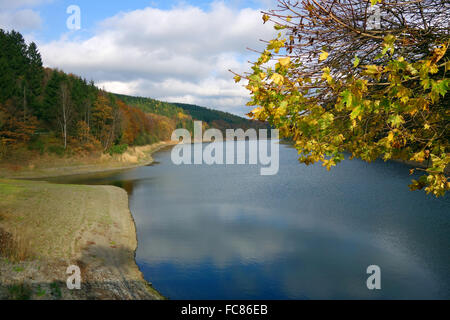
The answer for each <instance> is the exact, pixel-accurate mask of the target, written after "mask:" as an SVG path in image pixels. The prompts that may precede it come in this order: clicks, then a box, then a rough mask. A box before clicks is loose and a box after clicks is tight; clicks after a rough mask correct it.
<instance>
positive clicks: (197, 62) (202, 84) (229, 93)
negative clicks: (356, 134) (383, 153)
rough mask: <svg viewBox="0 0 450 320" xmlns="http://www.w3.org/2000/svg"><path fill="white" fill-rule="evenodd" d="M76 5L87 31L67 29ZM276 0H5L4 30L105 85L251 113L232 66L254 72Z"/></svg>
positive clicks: (53, 63) (1, 2) (0, 2)
mask: <svg viewBox="0 0 450 320" xmlns="http://www.w3.org/2000/svg"><path fill="white" fill-rule="evenodd" d="M70 5H77V6H79V7H80V10H81V29H80V30H77V31H71V30H69V29H68V28H67V27H66V20H67V19H68V17H69V16H70V14H68V13H66V10H67V8H68V7H69V6H70ZM275 6H276V1H275V0H247V1H243V0H230V1H205V0H192V1H161V0H158V1H156V0H153V1H152V0H128V1H105V0H96V1H92V0H76V1H75V0H68V1H66V0H15V1H11V0H0V28H3V29H7V30H10V29H16V30H18V31H20V32H22V33H23V34H24V35H25V38H26V39H27V40H28V41H35V42H36V43H37V44H38V46H39V48H40V51H41V54H42V57H43V61H44V64H45V65H46V66H48V67H53V68H59V69H62V70H64V71H66V72H72V73H75V74H78V75H80V76H83V77H85V78H87V79H88V80H91V79H92V80H94V81H95V82H96V84H97V85H98V86H99V87H103V88H105V89H106V90H109V91H112V92H118V93H124V94H131V95H140V96H148V97H153V98H157V99H161V100H165V101H173V102H185V103H195V104H199V105H203V106H207V107H210V108H216V109H220V110H224V111H229V112H232V113H235V114H239V115H244V114H245V113H248V111H249V110H248V108H247V107H245V103H246V102H247V101H248V100H249V96H248V92H247V91H246V90H245V89H244V88H242V87H240V86H238V85H236V84H234V82H233V79H232V78H233V76H232V74H230V73H229V72H228V69H230V68H231V69H233V70H235V71H237V72H244V71H247V70H249V65H248V63H247V62H248V61H249V60H254V59H255V55H254V54H253V53H251V52H250V51H248V50H246V48H247V47H251V48H254V49H261V48H262V44H261V43H260V42H259V39H269V38H272V36H273V34H274V30H273V29H272V28H271V27H270V26H268V24H266V25H263V24H262V20H261V14H260V10H262V9H263V10H266V9H269V8H274V7H275Z"/></svg>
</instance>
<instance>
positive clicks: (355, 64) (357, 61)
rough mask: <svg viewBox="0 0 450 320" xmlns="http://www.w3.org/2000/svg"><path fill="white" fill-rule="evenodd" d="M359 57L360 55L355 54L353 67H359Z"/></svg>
mask: <svg viewBox="0 0 450 320" xmlns="http://www.w3.org/2000/svg"><path fill="white" fill-rule="evenodd" d="M359 62H360V61H359V58H358V56H355V60H354V61H353V67H355V68H356V67H357V66H358V65H359Z"/></svg>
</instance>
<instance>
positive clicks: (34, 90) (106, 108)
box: [0, 29, 266, 165]
mask: <svg viewBox="0 0 450 320" xmlns="http://www.w3.org/2000/svg"><path fill="white" fill-rule="evenodd" d="M0 48H2V50H1V51H0V70H2V72H1V73H0V164H1V163H14V164H15V165H23V164H26V163H27V162H29V160H30V159H35V158H37V157H40V156H44V155H54V156H56V157H63V158H73V157H86V156H90V157H91V156H97V157H98V156H101V155H103V154H111V155H113V154H122V153H124V152H125V151H126V149H127V148H128V147H130V146H142V145H147V144H152V143H156V142H158V141H165V140H169V139H170V137H171V134H172V132H173V131H174V130H175V129H177V128H186V129H188V130H189V131H191V132H192V130H193V121H194V120H201V121H204V122H205V123H206V127H207V128H211V127H214V128H217V129H220V130H224V129H228V128H243V129H247V128H250V127H255V128H261V127H266V125H265V124H262V123H258V122H253V121H250V120H246V119H244V118H241V117H238V116H235V115H232V114H229V113H225V112H221V111H217V110H211V109H207V108H203V107H199V106H194V105H187V104H173V103H167V102H161V101H157V100H154V99H150V98H142V97H131V96H126V95H119V94H112V93H109V92H106V91H104V90H101V89H99V88H97V87H96V86H95V84H94V83H93V82H92V81H91V82H88V81H86V79H82V78H81V77H79V76H77V75H74V74H67V73H64V72H63V71H60V70H57V69H50V68H44V67H43V64H42V58H41V55H40V53H39V50H38V48H37V46H36V44H34V43H31V44H27V43H25V40H24V38H23V36H22V35H21V34H20V33H18V32H15V31H11V32H5V31H3V30H1V29H0Z"/></svg>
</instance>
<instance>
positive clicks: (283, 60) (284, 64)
mask: <svg viewBox="0 0 450 320" xmlns="http://www.w3.org/2000/svg"><path fill="white" fill-rule="evenodd" d="M278 61H279V62H280V64H281V65H282V66H283V67H285V66H287V65H288V64H289V62H291V58H289V57H286V58H280V59H278Z"/></svg>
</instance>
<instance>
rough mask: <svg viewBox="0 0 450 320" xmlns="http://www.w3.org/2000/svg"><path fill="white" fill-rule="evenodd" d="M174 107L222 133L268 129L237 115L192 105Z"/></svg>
mask: <svg viewBox="0 0 450 320" xmlns="http://www.w3.org/2000/svg"><path fill="white" fill-rule="evenodd" d="M173 105H174V106H175V107H178V108H180V109H181V110H182V111H183V112H185V113H187V114H188V115H190V116H191V117H192V118H194V119H197V120H200V121H203V122H205V123H206V124H207V125H208V127H211V128H217V129H220V130H222V131H224V130H226V129H239V128H240V129H244V130H246V129H249V128H255V129H269V128H270V126H269V125H268V123H266V122H261V121H254V120H249V119H245V118H242V117H239V116H237V115H234V114H231V113H228V112H223V111H219V110H213V109H209V108H205V107H200V106H197V105H193V104H185V103H173Z"/></svg>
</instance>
